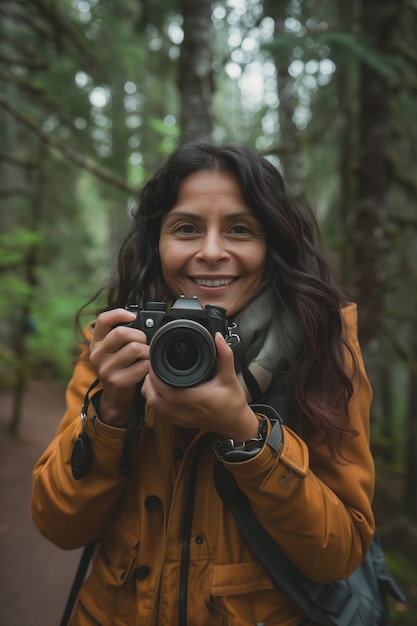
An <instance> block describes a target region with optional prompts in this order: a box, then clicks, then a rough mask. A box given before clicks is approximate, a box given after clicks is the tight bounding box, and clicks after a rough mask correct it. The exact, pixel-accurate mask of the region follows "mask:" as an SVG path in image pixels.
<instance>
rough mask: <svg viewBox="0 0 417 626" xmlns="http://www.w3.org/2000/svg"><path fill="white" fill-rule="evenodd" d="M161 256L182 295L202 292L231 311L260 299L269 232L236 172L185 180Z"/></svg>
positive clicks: (168, 279) (204, 299) (167, 219)
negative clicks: (247, 201) (243, 191)
mask: <svg viewBox="0 0 417 626" xmlns="http://www.w3.org/2000/svg"><path fill="white" fill-rule="evenodd" d="M159 255H160V259H161V267H162V274H163V278H164V280H165V283H166V284H167V285H168V287H169V288H170V290H171V291H172V293H173V294H174V295H176V296H180V295H185V296H190V297H191V296H196V297H197V298H198V299H199V300H200V302H201V304H203V305H206V304H216V305H218V306H222V307H224V308H225V309H226V312H227V315H228V316H231V315H233V314H234V313H236V312H237V311H239V310H240V309H242V308H243V307H244V306H245V304H247V303H248V302H250V301H251V300H253V299H254V297H255V296H256V294H257V293H258V292H259V289H260V286H261V284H262V281H263V278H264V270H265V258H266V242H265V235H264V231H263V227H262V224H261V223H260V221H259V220H258V219H257V218H256V216H255V215H254V213H253V212H252V211H251V209H250V208H249V207H248V205H247V204H246V201H245V199H244V197H243V195H242V191H241V189H240V187H239V184H238V182H237V181H236V179H235V178H234V177H233V176H232V175H230V174H228V173H224V172H200V173H197V174H192V175H190V176H189V177H188V178H187V179H185V180H184V182H183V184H182V185H181V189H180V191H179V194H178V198H177V201H176V203H175V205H174V206H173V208H172V209H171V210H170V211H169V213H167V214H166V215H165V216H164V217H163V219H162V226H161V235H160V240H159Z"/></svg>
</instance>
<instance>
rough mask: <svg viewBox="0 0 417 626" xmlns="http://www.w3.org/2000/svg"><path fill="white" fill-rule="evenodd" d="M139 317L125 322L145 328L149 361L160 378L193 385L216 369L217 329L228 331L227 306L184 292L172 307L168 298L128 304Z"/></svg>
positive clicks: (128, 307)
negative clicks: (186, 294) (188, 295)
mask: <svg viewBox="0 0 417 626" xmlns="http://www.w3.org/2000/svg"><path fill="white" fill-rule="evenodd" d="M126 308H127V310H128V311H132V312H133V313H136V320H133V322H131V323H129V324H126V326H130V327H132V328H138V329H139V330H142V331H143V332H144V333H145V335H146V340H147V343H148V344H149V345H150V362H151V365H152V368H153V370H154V372H155V374H156V375H157V376H158V378H159V379H160V380H162V381H163V382H164V383H167V384H168V385H171V386H172V387H194V386H195V385H200V384H201V383H203V382H206V381H208V380H210V379H211V378H212V377H213V376H214V373H215V370H216V355H217V351H216V346H215V343H214V336H215V334H216V332H220V333H222V335H223V336H224V337H225V336H226V334H227V321H226V310H225V309H224V308H223V307H219V306H215V305H214V304H207V305H206V306H205V307H204V308H203V307H202V305H201V303H200V301H199V300H198V298H196V297H193V298H187V297H186V296H181V297H180V298H178V299H177V300H176V301H175V302H174V304H173V305H172V307H171V308H168V307H167V305H166V303H165V302H147V303H146V304H145V307H144V308H141V307H139V306H137V305H128V306H127V307H126Z"/></svg>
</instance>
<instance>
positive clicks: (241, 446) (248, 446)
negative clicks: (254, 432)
mask: <svg viewBox="0 0 417 626" xmlns="http://www.w3.org/2000/svg"><path fill="white" fill-rule="evenodd" d="M250 407H251V409H252V410H253V412H254V413H256V414H257V416H258V419H259V420H260V421H259V429H258V437H257V438H252V439H248V440H247V441H243V442H239V443H236V442H235V441H234V440H233V439H227V438H226V439H223V438H221V437H219V436H218V435H216V434H215V433H213V449H214V452H215V454H216V456H217V458H218V459H220V460H223V461H227V462H236V461H247V460H249V459H252V458H254V457H255V456H256V455H257V454H259V452H260V451H261V449H262V448H263V446H264V444H265V443H266V444H267V445H269V447H270V448H271V449H272V450H273V452H274V454H278V452H279V450H280V448H281V444H282V428H281V423H282V420H281V418H280V416H279V414H278V413H277V412H276V411H275V409H274V408H273V407H271V406H269V405H266V404H251V405H250ZM268 423H270V424H271V429H270V431H269V435H268Z"/></svg>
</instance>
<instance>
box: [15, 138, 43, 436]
mask: <svg viewBox="0 0 417 626" xmlns="http://www.w3.org/2000/svg"><path fill="white" fill-rule="evenodd" d="M37 156H38V159H37V160H38V164H39V166H38V168H37V169H36V170H34V171H33V174H32V176H33V181H30V182H31V183H32V184H30V182H29V183H28V186H30V188H31V194H32V201H31V216H30V221H31V229H32V230H33V231H36V230H38V229H39V228H40V225H41V223H42V207H43V195H44V189H45V175H44V159H45V146H44V145H43V143H41V142H39V150H38V155H37ZM38 264H39V245H38V244H34V245H32V246H31V247H30V249H29V250H28V253H27V256H26V261H25V266H24V275H25V279H26V284H27V285H28V286H29V288H30V293H29V296H28V297H27V298H26V303H25V304H24V305H23V306H22V307H21V309H20V310H18V311H17V312H16V317H17V324H16V332H17V335H16V339H15V346H14V351H15V354H16V357H17V360H18V370H17V376H16V386H15V389H14V398H13V408H12V416H11V420H10V424H9V434H10V435H11V436H12V437H17V435H18V430H19V424H20V418H21V412H22V401H23V396H24V393H25V390H26V382H27V371H26V356H27V354H26V352H27V348H26V346H27V336H28V333H29V328H30V324H29V322H30V316H31V312H32V301H33V299H34V296H35V290H36V287H37V285H38V275H37V269H38Z"/></svg>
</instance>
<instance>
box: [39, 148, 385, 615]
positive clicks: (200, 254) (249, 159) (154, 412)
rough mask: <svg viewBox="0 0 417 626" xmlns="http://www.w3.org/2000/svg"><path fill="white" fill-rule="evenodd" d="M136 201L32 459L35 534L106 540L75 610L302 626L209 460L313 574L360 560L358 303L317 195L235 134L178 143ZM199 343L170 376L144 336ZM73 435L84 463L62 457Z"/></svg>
mask: <svg viewBox="0 0 417 626" xmlns="http://www.w3.org/2000/svg"><path fill="white" fill-rule="evenodd" d="M135 205H136V206H135V209H134V213H133V221H132V225H131V229H130V232H129V234H128V236H127V237H126V240H125V241H124V243H123V245H122V247H121V250H120V253H119V263H118V275H117V277H116V278H115V281H114V282H113V283H112V284H111V285H110V286H109V288H108V290H107V306H106V308H105V310H100V311H97V319H96V321H95V322H94V324H92V325H91V326H89V327H87V328H86V329H85V335H84V342H83V344H82V346H81V356H80V358H79V360H78V362H77V364H76V367H75V370H74V374H73V378H72V380H71V382H70V384H69V386H68V391H67V411H66V413H65V415H64V417H63V420H62V422H61V424H60V427H59V430H58V433H57V436H56V438H55V439H54V440H53V442H52V443H51V444H50V446H49V447H48V448H47V450H46V451H45V453H44V455H43V456H42V457H41V459H40V460H39V461H38V463H37V465H36V467H35V470H34V482H33V495H32V515H33V519H34V521H35V524H36V525H37V526H38V528H39V530H40V531H41V532H42V533H43V535H45V536H46V537H47V538H48V539H50V540H51V541H53V542H54V543H56V544H57V545H58V546H60V547H62V548H66V549H70V548H76V547H79V546H82V545H85V544H90V543H91V542H97V547H96V549H95V552H94V556H93V559H92V564H91V568H90V573H89V575H88V577H87V579H86V580H85V582H84V584H83V586H82V588H81V591H80V595H79V601H78V604H77V606H76V608H75V612H74V616H73V618H72V622H71V624H72V626H92V625H94V624H101V625H102V626H124V625H126V624H131V625H132V626H133V625H137V626H139V625H140V626H142V625H143V624H147V625H148V626H178V625H180V626H187V624H189V625H190V626H206V625H207V624H210V625H213V626H215V625H219V626H220V625H221V624H225V623H227V624H228V626H252V625H253V624H261V623H265V624H276V625H277V626H278V625H279V626H294V625H295V624H301V623H303V624H305V625H306V626H308V625H309V624H311V620H310V618H309V617H308V616H307V615H305V614H304V613H303V610H302V609H301V608H299V607H298V606H296V605H295V604H294V602H293V601H292V599H291V598H290V596H289V595H287V594H286V593H285V592H284V591H283V590H282V589H278V588H277V587H276V586H275V584H274V582H273V580H272V579H271V577H270V575H269V574H268V572H267V571H266V570H265V569H264V568H263V566H262V565H261V563H260V562H259V561H258V559H257V557H256V556H255V554H254V552H253V551H252V549H251V547H250V545H249V544H248V543H247V542H246V540H245V539H244V537H243V535H242V534H241V532H240V531H239V529H238V527H237V525H236V522H235V519H234V518H233V514H232V512H231V510H230V509H229V507H227V506H225V505H224V504H223V502H222V500H221V499H220V498H219V496H218V493H217V491H216V487H215V485H214V481H213V471H214V467H215V466H216V467H218V464H223V465H224V466H225V467H227V469H228V470H229V472H230V473H231V474H232V475H233V477H234V479H235V480H236V482H237V484H238V485H239V487H240V489H241V491H242V492H244V494H245V496H246V497H247V499H248V501H249V503H250V507H251V510H252V511H253V513H254V515H255V516H256V517H257V518H258V520H259V522H260V523H261V524H262V526H263V528H264V529H265V530H266V531H267V533H269V535H270V536H271V538H272V540H273V541H274V542H275V543H276V544H278V546H280V547H282V548H283V551H285V554H286V555H287V557H288V558H289V560H290V561H291V563H292V564H293V565H294V566H295V567H296V568H298V569H299V570H301V571H302V572H303V573H304V574H305V575H307V576H308V577H309V578H311V579H313V580H315V581H319V582H321V581H333V580H337V579H342V578H345V577H346V576H347V575H348V574H350V573H351V572H352V571H353V570H354V569H355V568H356V567H357V566H358V564H359V563H360V562H361V561H362V560H363V558H364V556H365V554H366V552H367V550H368V547H369V545H370V543H371V540H372V536H373V529H374V520H373V515H372V509H371V499H372V494H373V484H374V474H373V463H372V456H371V453H370V450H369V441H368V436H369V406H370V401H371V390H370V386H369V383H368V380H367V377H366V374H365V371H364V367H363V362H362V358H361V354H360V348H359V345H358V341H357V337H356V307H355V305H353V304H349V303H348V302H347V300H346V297H345V295H344V293H343V291H342V289H341V287H340V286H339V285H338V284H337V283H336V281H335V280H334V278H333V275H332V272H331V270H330V268H329V266H328V264H327V262H326V261H325V259H324V257H323V255H322V252H321V250H320V245H319V238H318V234H317V232H316V227H315V222H314V219H313V217H312V214H311V211H310V209H309V207H308V206H306V205H305V204H303V203H301V202H300V201H299V199H297V198H296V197H294V195H293V194H292V192H291V191H290V189H289V188H288V187H287V185H286V183H285V181H284V180H283V178H282V176H281V174H280V172H279V171H278V170H277V169H276V168H275V167H274V166H273V165H272V164H271V163H270V162H269V161H267V160H266V159H264V158H262V157H261V156H260V155H258V154H257V153H256V152H255V151H252V150H250V149H249V148H247V147H245V146H238V145H225V146H215V145H212V144H211V143H207V142H203V141H195V142H190V143H184V144H181V145H180V146H178V148H177V149H176V150H174V152H173V153H172V154H171V155H170V156H169V157H168V158H167V160H166V161H165V163H164V164H163V165H162V167H161V168H160V169H159V170H158V171H157V172H156V174H155V175H154V176H153V177H152V178H151V179H150V180H149V181H148V182H147V184H146V185H145V186H144V188H143V189H142V191H141V192H140V194H139V195H138V197H137V198H136V199H135ZM180 296H186V297H185V298H181V297H180ZM195 297H196V299H195ZM129 304H132V307H133V310H134V312H132V310H130V307H129V309H128V310H127V309H126V306H127V305H129ZM173 321H174V323H173ZM178 321H181V322H183V323H184V324H183V326H184V327H187V333H188V334H187V333H185V332H184V330H183V329H181V328H182V327H181V325H179V324H177V323H176V322H178ZM158 324H160V326H158ZM155 325H156V326H157V329H156V332H155V333H154V334H153V329H154V327H155ZM179 328H180V331H179V334H176V333H177V331H178V329H179ZM174 330H175V333H174ZM159 331H161V332H160V334H159V337H161V335H162V336H163V337H164V341H165V340H166V344H165V343H164V344H163V346H168V347H167V350H166V352H164V350H163V349H161V350H160V352H158V351H157V349H156V347H155V346H158V345H160V344H158V343H157V337H158V333H159ZM191 334H192V336H193V337H196V339H195V341H194V340H188V339H187V338H188V337H191ZM197 336H198V340H197ZM203 336H204V338H205V339H207V341H205V339H204V341H203V340H202V339H201V338H202V337H203ZM200 339H201V341H200ZM231 343H233V344H234V346H235V347H236V346H237V350H236V352H235V353H233V351H232V350H231V348H230V345H229V344H231ZM207 351H208V352H209V356H210V359H209V361H210V367H209V375H208V376H203V377H202V378H198V379H197V380H195V379H192V382H188V379H187V383H186V385H184V386H181V387H180V386H176V385H175V384H174V382H173V380H172V378H170V377H168V378H164V377H163V376H162V375H158V374H160V369H158V367H159V363H157V359H156V358H154V355H155V352H158V354H159V357H158V358H159V359H160V360H161V361H162V364H163V365H166V362H168V364H169V366H170V367H171V366H172V367H175V368H176V369H177V370H178V369H179V370H181V372H180V373H181V374H184V375H188V370H189V369H190V368H191V365H190V363H194V361H196V362H197V361H198V360H199V358H200V357H202V359H201V360H202V361H205V360H207V359H205V358H204V357H205V356H207V354H206V352H207ZM236 355H238V357H239V358H237V357H236V358H235V356H236ZM187 385H188V386H187ZM90 395H91V396H92V397H91V399H90ZM83 400H84V402H83ZM80 410H81V414H82V423H81V425H80V417H79V416H80ZM284 411H285V412H284ZM279 412H281V413H282V415H280V413H279ZM284 418H285V419H284ZM74 450H75V451H76V454H75V461H77V460H79V456H82V462H83V465H82V469H83V472H78V471H75V472H73V470H72V469H71V462H70V459H71V458H72V459H74ZM77 455H78V456H77ZM73 465H74V464H73ZM78 468H79V465H77V464H76V468H75V469H76V470H77V469H78ZM81 474H82V475H81Z"/></svg>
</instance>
